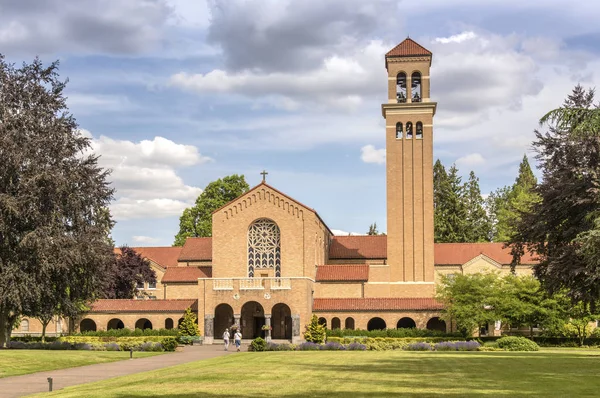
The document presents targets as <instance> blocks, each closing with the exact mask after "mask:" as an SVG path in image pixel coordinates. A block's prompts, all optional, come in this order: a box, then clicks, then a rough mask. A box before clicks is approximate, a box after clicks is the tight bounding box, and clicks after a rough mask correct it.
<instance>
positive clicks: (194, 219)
mask: <svg viewBox="0 0 600 398" xmlns="http://www.w3.org/2000/svg"><path fill="white" fill-rule="evenodd" d="M249 189H250V187H249V186H248V183H247V182H246V180H245V178H244V176H243V175H237V174H233V175H230V176H227V177H223V178H219V179H218V180H216V181H213V182H211V183H210V184H208V185H207V186H206V188H204V191H202V193H201V194H200V196H198V198H197V199H196V204H195V205H194V206H193V207H188V208H187V209H185V210H184V211H183V214H182V215H181V217H180V218H179V232H178V233H177V235H175V242H174V243H173V245H174V246H183V244H184V243H185V240H186V238H190V237H207V236H212V213H213V212H214V211H215V210H217V209H218V208H219V207H221V206H223V205H225V204H227V203H228V202H231V201H232V200H234V199H235V198H237V197H238V196H240V195H242V194H244V193H245V192H247V191H248V190H249Z"/></svg>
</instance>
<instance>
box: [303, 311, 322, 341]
mask: <svg viewBox="0 0 600 398" xmlns="http://www.w3.org/2000/svg"><path fill="white" fill-rule="evenodd" d="M325 337H327V335H326V329H325V326H323V325H320V324H319V318H317V316H316V315H314V314H313V316H312V318H310V323H309V324H308V325H306V331H305V332H304V339H305V340H306V341H310V342H312V343H322V342H324V341H325Z"/></svg>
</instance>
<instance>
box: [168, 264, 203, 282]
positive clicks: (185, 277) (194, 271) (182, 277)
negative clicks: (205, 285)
mask: <svg viewBox="0 0 600 398" xmlns="http://www.w3.org/2000/svg"><path fill="white" fill-rule="evenodd" d="M211 277H212V267H200V268H199V267H172V268H169V269H167V272H165V275H164V276H163V277H162V280H161V283H173V282H184V283H185V282H190V283H192V282H193V283H197V282H198V278H211Z"/></svg>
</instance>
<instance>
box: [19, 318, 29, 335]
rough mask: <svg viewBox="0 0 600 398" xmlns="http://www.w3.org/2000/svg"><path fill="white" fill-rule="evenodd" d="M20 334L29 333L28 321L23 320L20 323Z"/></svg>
mask: <svg viewBox="0 0 600 398" xmlns="http://www.w3.org/2000/svg"><path fill="white" fill-rule="evenodd" d="M21 332H29V320H28V319H23V320H22V321H21Z"/></svg>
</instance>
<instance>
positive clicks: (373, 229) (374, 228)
mask: <svg viewBox="0 0 600 398" xmlns="http://www.w3.org/2000/svg"><path fill="white" fill-rule="evenodd" d="M367 235H379V231H377V223H373V224H371V225H369V232H367Z"/></svg>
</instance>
